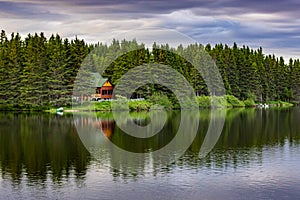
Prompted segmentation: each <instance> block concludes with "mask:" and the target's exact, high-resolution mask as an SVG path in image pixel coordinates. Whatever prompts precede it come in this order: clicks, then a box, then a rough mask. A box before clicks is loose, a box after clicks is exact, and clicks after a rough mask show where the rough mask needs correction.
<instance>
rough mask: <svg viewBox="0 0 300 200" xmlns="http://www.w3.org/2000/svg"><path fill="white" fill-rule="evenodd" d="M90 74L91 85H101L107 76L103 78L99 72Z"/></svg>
mask: <svg viewBox="0 0 300 200" xmlns="http://www.w3.org/2000/svg"><path fill="white" fill-rule="evenodd" d="M91 74H92V86H93V87H102V86H103V85H104V83H105V82H106V81H108V78H103V77H102V76H100V74H99V73H91Z"/></svg>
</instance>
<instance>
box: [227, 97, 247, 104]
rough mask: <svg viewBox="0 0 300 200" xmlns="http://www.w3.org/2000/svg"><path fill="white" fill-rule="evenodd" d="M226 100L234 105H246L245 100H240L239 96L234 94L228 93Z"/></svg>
mask: <svg viewBox="0 0 300 200" xmlns="http://www.w3.org/2000/svg"><path fill="white" fill-rule="evenodd" d="M226 100H227V103H228V104H229V105H231V106H232V107H245V104H244V102H242V101H240V100H238V98H236V97H235V96H233V95H226Z"/></svg>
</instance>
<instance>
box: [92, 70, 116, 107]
mask: <svg viewBox="0 0 300 200" xmlns="http://www.w3.org/2000/svg"><path fill="white" fill-rule="evenodd" d="M93 78H94V80H95V81H94V87H95V88H96V93H95V94H93V95H92V100H96V101H99V100H108V99H112V98H113V89H114V86H113V85H112V84H111V82H110V81H109V80H108V79H107V78H103V77H101V76H100V75H99V74H98V73H93Z"/></svg>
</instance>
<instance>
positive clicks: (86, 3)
mask: <svg viewBox="0 0 300 200" xmlns="http://www.w3.org/2000/svg"><path fill="white" fill-rule="evenodd" d="M299 8H300V2H298V1H296V0H288V1H282V0H272V1H259V0H254V1H241V0H239V1H238V0H223V1H215V0H204V1H195V0H188V1H179V2H174V1H170V0H166V1H158V0H150V1H135V0H125V1H123V0H122V1H121V0H116V1H109V0H103V1H98V0H82V1H80V0H65V1H59V0H48V1H41V0H24V1H23V0H22V1H21V0H12V1H3V0H0V16H1V21H0V27H1V28H3V29H5V30H6V31H8V32H17V31H18V32H20V33H21V34H23V35H27V34H28V33H32V32H41V31H43V32H45V34H46V35H50V34H51V33H59V34H60V35H62V36H63V37H74V36H75V35H78V36H79V37H81V38H84V39H86V40H87V41H88V42H96V41H98V40H100V41H101V40H102V41H103V40H106V39H107V38H109V37H111V36H112V35H114V34H115V33H122V32H126V31H128V30H132V29H136V28H147V27H160V28H168V29H173V30H177V31H180V32H182V33H184V34H187V35H188V36H190V37H192V38H193V39H195V40H196V41H198V42H200V43H203V44H206V43H212V44H215V43H220V42H222V43H226V44H229V45H230V44H232V43H233V42H237V43H238V44H239V45H244V44H245V45H249V46H250V47H252V48H258V47H260V46H262V47H263V48H264V49H265V50H266V53H275V54H277V55H283V56H285V57H286V58H287V57H289V56H293V57H300V48H299V47H298V44H299V43H300V28H299V27H300V20H298V19H299V18H300V12H298V10H299ZM157 37H159V38H160V39H162V38H163V37H164V35H160V36H157ZM165 37H167V36H165Z"/></svg>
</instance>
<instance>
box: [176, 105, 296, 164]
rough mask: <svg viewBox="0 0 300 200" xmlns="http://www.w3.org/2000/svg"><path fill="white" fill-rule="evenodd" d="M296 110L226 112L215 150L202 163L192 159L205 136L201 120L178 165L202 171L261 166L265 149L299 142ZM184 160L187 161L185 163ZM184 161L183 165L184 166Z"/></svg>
mask: <svg viewBox="0 0 300 200" xmlns="http://www.w3.org/2000/svg"><path fill="white" fill-rule="evenodd" d="M299 119H300V111H299V109H294V108H289V109H270V110H264V109H262V110H257V109H229V110H228V111H227V115H226V121H225V124H224V128H223V132H222V135H221V137H220V138H219V141H218V143H217V144H216V146H215V148H214V150H213V151H212V152H211V153H210V154H209V155H208V156H207V157H206V158H204V159H202V160H199V159H195V157H196V156H197V155H198V154H197V153H198V151H199V149H200V146H201V144H202V142H203V137H204V136H203V135H204V134H205V133H206V129H207V127H206V126H205V124H206V125H207V124H208V120H209V119H206V118H203V119H202V120H203V121H202V122H200V124H202V125H203V124H204V125H203V126H202V127H200V129H199V132H198V135H197V139H196V140H195V141H194V143H193V144H192V145H191V147H190V149H189V151H188V152H187V154H194V155H195V156H194V157H191V156H185V157H183V161H182V162H181V163H185V164H186V163H188V165H197V166H202V167H210V166H214V167H219V168H226V167H228V166H233V167H238V166H244V165H248V164H250V163H251V162H261V161H262V156H263V150H264V148H271V147H278V146H279V148H283V145H284V144H285V143H286V142H289V145H293V144H297V145H299V141H300V124H299V123H297V122H298V121H299ZM185 158H186V159H185ZM184 161H186V162H184Z"/></svg>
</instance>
